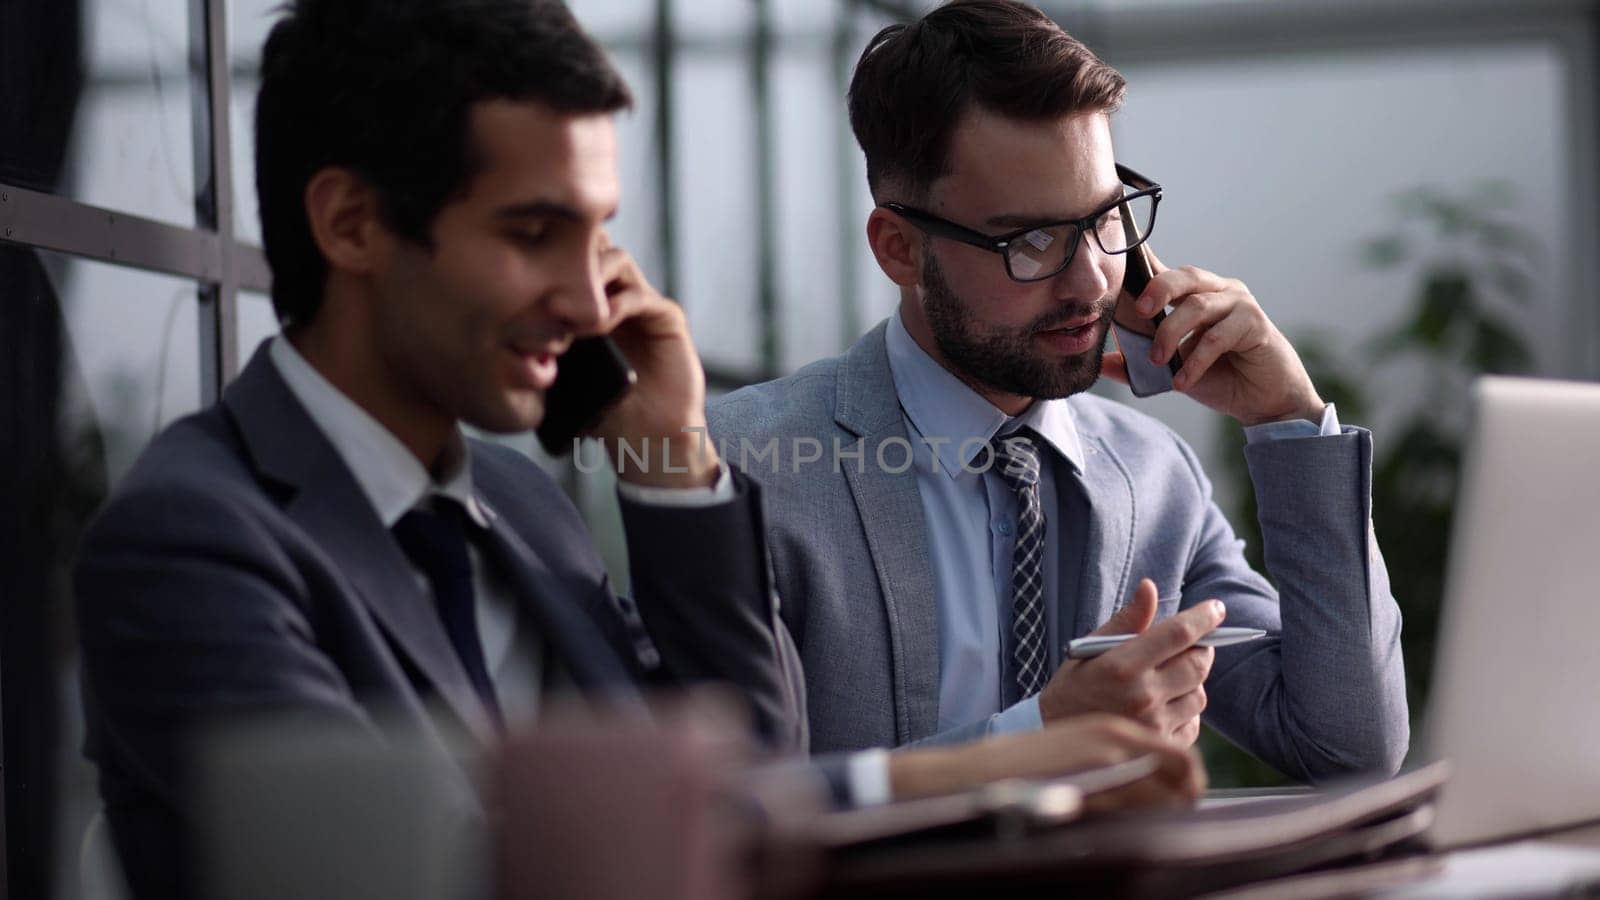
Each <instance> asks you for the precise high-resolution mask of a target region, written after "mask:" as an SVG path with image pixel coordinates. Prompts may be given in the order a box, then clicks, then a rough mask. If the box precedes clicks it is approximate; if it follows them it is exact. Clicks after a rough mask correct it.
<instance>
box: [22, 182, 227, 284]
mask: <svg viewBox="0 0 1600 900" xmlns="http://www.w3.org/2000/svg"><path fill="white" fill-rule="evenodd" d="M0 242H11V243H15V244H22V245H24V246H28V247H37V248H40V249H43V250H53V251H57V252H60V253H70V254H72V255H74V256H81V257H84V258H87V259H94V260H99V261H101V262H108V263H112V264H115V265H120V266H132V267H134V268H139V269H147V270H149V271H152V272H164V273H166V274H169V275H178V276H180V277H186V278H194V279H196V280H199V281H211V280H213V279H215V278H217V277H218V276H219V275H220V271H219V267H218V262H217V259H218V250H217V238H216V235H213V234H210V233H208V232H204V231H196V230H195V229H192V228H180V227H178V226H177V225H169V224H167V223H165V222H157V221H155V220H154V219H146V218H143V217H140V216H134V215H129V214H127V213H123V212H118V211H116V210H112V209H104V208H102V207H98V206H90V205H89V204H87V203H80V202H78V201H76V200H69V199H67V198H65V197H60V196H57V195H55V194H47V193H44V192H43V191H35V190H31V189H28V188H22V187H16V186H14V185H9V184H0Z"/></svg>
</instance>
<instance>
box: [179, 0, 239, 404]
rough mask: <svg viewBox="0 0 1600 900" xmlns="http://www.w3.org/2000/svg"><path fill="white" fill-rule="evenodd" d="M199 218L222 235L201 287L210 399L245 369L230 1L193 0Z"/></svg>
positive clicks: (203, 362) (203, 361) (204, 377)
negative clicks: (236, 237)
mask: <svg viewBox="0 0 1600 900" xmlns="http://www.w3.org/2000/svg"><path fill="white" fill-rule="evenodd" d="M189 47H190V58H189V69H190V72H191V75H192V84H193V88H192V90H191V92H190V96H191V98H192V100H193V104H194V167H195V184H196V186H197V187H196V191H195V217H196V223H197V224H198V225H199V226H200V227H202V228H206V229H209V230H211V231H213V232H214V233H215V235H216V237H215V242H216V260H217V278H216V280H215V281H212V282H211V283H209V284H206V285H203V286H202V287H201V289H200V297H199V300H200V316H199V321H200V326H199V327H200V335H199V337H200V371H201V384H200V395H201V397H202V400H203V402H205V403H210V402H212V401H214V400H215V399H216V398H217V397H218V396H220V395H221V393H222V387H223V385H225V384H227V383H228V381H229V380H230V379H232V378H233V376H234V375H235V374H236V373H237V372H238V371H239V282H238V276H237V275H236V273H235V268H234V260H233V257H234V241H233V168H232V162H231V149H232V148H231V145H230V143H229V140H230V139H229V117H228V105H229V101H230V100H231V97H230V95H229V91H230V89H229V85H230V83H231V81H230V73H229V71H228V31H227V18H226V3H225V0H190V3H189Z"/></svg>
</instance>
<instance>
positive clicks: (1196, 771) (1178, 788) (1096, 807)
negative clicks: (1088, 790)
mask: <svg viewBox="0 0 1600 900" xmlns="http://www.w3.org/2000/svg"><path fill="white" fill-rule="evenodd" d="M1148 752H1151V753H1154V754H1155V755H1156V771H1155V772H1154V773H1153V774H1151V775H1149V776H1148V777H1145V778H1141V779H1139V780H1138V781H1136V782H1134V783H1132V784H1129V785H1125V786H1123V787H1120V788H1116V789H1113V790H1108V791H1101V792H1098V793H1094V794H1090V795H1089V796H1088V797H1087V798H1086V799H1085V803H1084V805H1085V806H1086V807H1087V808H1088V809H1089V811H1090V812H1111V811H1115V810H1120V809H1140V808H1147V807H1169V806H1188V805H1191V804H1193V803H1194V802H1195V801H1196V800H1198V799H1199V798H1200V795H1201V794H1202V793H1204V792H1205V786H1206V774H1205V768H1204V766H1203V765H1202V764H1201V762H1200V760H1199V758H1198V757H1196V756H1195V755H1194V754H1193V753H1191V752H1189V751H1188V750H1186V749H1184V748H1181V747H1178V746H1176V745H1175V744H1173V743H1172V742H1170V741H1166V740H1163V741H1161V742H1160V744H1159V745H1158V746H1154V747H1151V748H1149V750H1148Z"/></svg>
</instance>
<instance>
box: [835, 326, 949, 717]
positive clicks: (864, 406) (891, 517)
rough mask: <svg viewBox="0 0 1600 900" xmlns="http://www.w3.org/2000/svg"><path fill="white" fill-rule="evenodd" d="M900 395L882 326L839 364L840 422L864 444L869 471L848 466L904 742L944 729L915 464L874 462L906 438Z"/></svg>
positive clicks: (934, 609) (934, 611) (934, 605)
mask: <svg viewBox="0 0 1600 900" xmlns="http://www.w3.org/2000/svg"><path fill="white" fill-rule="evenodd" d="M897 397H898V395H897V394H896V392H895V387H894V379H893V377H892V375H891V374H890V371H889V356H888V350H887V348H886V346H885V344H884V326H883V325H879V326H878V327H877V328H874V329H873V330H872V331H870V332H868V333H867V335H866V336H865V337H863V338H862V339H861V340H859V341H857V342H856V344H855V346H854V347H852V348H851V349H850V352H849V353H848V354H847V355H846V356H845V359H844V360H843V362H842V363H841V364H840V369H839V384H838V390H837V394H836V401H835V421H837V423H838V424H839V425H840V427H842V428H844V429H845V430H847V431H849V432H850V433H851V434H854V435H856V436H858V437H860V438H862V439H863V440H864V441H865V444H864V446H865V448H866V457H867V460H868V462H867V464H866V465H865V466H864V467H863V468H864V470H865V471H858V470H857V467H855V466H850V465H845V466H843V467H842V468H843V470H844V473H845V480H846V482H847V483H848V484H849V486H850V493H851V496H852V497H853V498H854V500H855V505H856V511H857V513H858V514H859V515H860V517H861V526H862V529H863V530H864V531H865V532H866V536H867V552H868V553H869V554H870V555H871V557H872V566H873V570H874V572H875V574H876V575H877V578H878V588H879V591H880V595H881V598H882V602H883V606H884V612H885V615H886V617H887V619H888V622H889V647H890V653H891V654H892V657H893V659H892V664H893V668H892V670H893V677H894V707H895V733H896V736H897V737H898V739H899V740H900V742H902V743H904V742H906V741H914V740H918V739H920V738H923V737H926V736H928V735H930V734H933V733H934V731H935V730H936V729H937V728H938V724H939V611H938V602H937V598H936V597H935V594H934V585H933V575H932V572H933V564H932V560H931V559H930V558H929V554H928V532H927V525H926V523H925V522H924V521H923V513H922V495H921V493H920V492H919V491H918V489H917V476H916V471H915V468H914V467H913V468H908V469H906V471H904V472H901V473H899V474H894V473H891V472H888V471H885V470H884V469H883V468H882V467H880V466H878V465H876V464H875V461H876V450H877V448H878V447H879V446H880V445H881V443H882V442H883V441H886V440H891V439H895V438H898V439H900V440H908V438H907V435H906V428H905V418H904V416H903V415H902V413H901V411H900V404H899V401H898V399H897ZM891 458H898V457H891Z"/></svg>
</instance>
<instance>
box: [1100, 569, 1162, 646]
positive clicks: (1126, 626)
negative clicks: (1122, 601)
mask: <svg viewBox="0 0 1600 900" xmlns="http://www.w3.org/2000/svg"><path fill="white" fill-rule="evenodd" d="M1157 593H1158V592H1157V591H1156V583H1155V582H1154V581H1151V580H1150V579H1148V578H1141V579H1139V584H1138V586H1137V587H1135V588H1134V589H1133V599H1131V600H1129V601H1128V605H1127V606H1124V607H1123V608H1121V609H1119V610H1117V611H1116V612H1114V613H1112V614H1111V618H1109V619H1107V620H1106V623H1105V624H1104V625H1101V626H1100V627H1099V628H1096V629H1095V630H1094V631H1091V632H1090V634H1139V633H1141V632H1143V631H1144V630H1145V629H1147V628H1149V627H1150V623H1151V622H1154V621H1155V618H1156V604H1157V602H1159V600H1160V598H1159V597H1158V596H1157Z"/></svg>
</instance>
